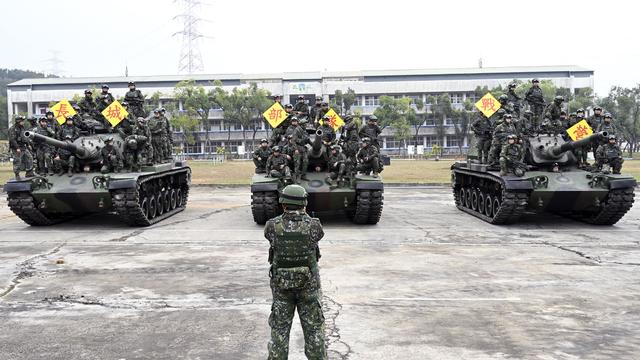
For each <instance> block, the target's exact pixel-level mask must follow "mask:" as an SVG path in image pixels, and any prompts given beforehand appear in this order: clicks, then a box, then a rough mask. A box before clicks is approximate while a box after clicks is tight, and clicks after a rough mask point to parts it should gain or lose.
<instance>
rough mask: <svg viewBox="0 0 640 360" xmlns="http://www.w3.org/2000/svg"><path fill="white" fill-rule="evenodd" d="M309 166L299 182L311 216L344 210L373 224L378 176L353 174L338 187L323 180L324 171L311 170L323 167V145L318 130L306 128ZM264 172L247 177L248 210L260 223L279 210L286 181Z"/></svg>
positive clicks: (378, 210)
mask: <svg viewBox="0 0 640 360" xmlns="http://www.w3.org/2000/svg"><path fill="white" fill-rule="evenodd" d="M308 133H309V140H310V141H309V143H308V144H306V145H305V146H306V147H307V153H308V154H309V167H308V168H307V171H306V173H305V178H306V179H302V180H300V182H299V185H301V186H302V187H304V188H305V190H306V191H307V194H308V195H307V196H308V198H307V212H309V213H310V214H311V215H312V216H321V215H331V214H336V213H346V215H347V217H348V218H349V219H350V220H351V221H352V222H354V223H355V224H370V225H373V224H377V223H378V221H379V220H380V216H381V215H382V207H383V200H384V197H383V192H384V185H383V182H382V178H381V177H380V176H378V177H374V176H371V175H360V174H358V175H354V176H353V177H352V178H351V179H349V181H347V182H345V183H344V184H341V186H337V187H336V186H330V185H329V184H327V183H326V182H325V178H326V177H327V176H328V175H329V172H328V171H326V170H323V171H315V168H316V166H320V167H321V168H322V169H325V168H326V161H325V160H324V157H325V155H326V154H325V152H326V147H325V146H324V144H323V143H322V133H321V132H317V131H315V130H308ZM290 183H291V182H287V181H285V180H283V179H280V178H274V177H270V176H268V174H254V175H253V177H252V178H251V213H252V214H253V220H254V221H255V222H256V223H258V224H260V225H264V224H265V223H266V222H267V220H269V219H271V218H273V217H275V216H277V215H279V214H281V213H282V208H281V207H280V205H279V203H278V197H279V194H280V193H281V192H282V189H283V188H284V187H285V186H286V185H288V184H290Z"/></svg>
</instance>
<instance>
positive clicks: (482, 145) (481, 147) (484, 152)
mask: <svg viewBox="0 0 640 360" xmlns="http://www.w3.org/2000/svg"><path fill="white" fill-rule="evenodd" d="M477 140H478V143H477V144H476V148H477V149H478V159H479V160H480V162H481V163H483V164H486V163H487V162H488V161H489V150H490V149H491V139H482V138H478V139H477Z"/></svg>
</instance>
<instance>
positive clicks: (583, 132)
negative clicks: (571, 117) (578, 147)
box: [567, 119, 593, 141]
mask: <svg viewBox="0 0 640 360" xmlns="http://www.w3.org/2000/svg"><path fill="white" fill-rule="evenodd" d="M567 134H569V136H570V137H571V139H572V140H573V141H578V140H581V139H583V138H585V137H587V136H589V135H591V134H593V129H592V128H591V126H589V123H588V122H587V120H585V119H582V120H580V121H578V122H577V123H575V124H574V125H573V126H572V127H570V128H568V129H567Z"/></svg>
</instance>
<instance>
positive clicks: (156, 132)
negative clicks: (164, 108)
mask: <svg viewBox="0 0 640 360" xmlns="http://www.w3.org/2000/svg"><path fill="white" fill-rule="evenodd" d="M149 129H150V130H151V145H153V161H154V162H155V163H158V164H159V163H162V162H163V161H164V159H166V157H167V155H166V154H165V151H166V147H165V143H166V142H167V141H168V139H167V134H166V133H165V132H166V130H167V127H166V125H165V123H164V119H162V117H161V116H160V110H159V109H156V110H153V117H152V118H151V121H150V124H149Z"/></svg>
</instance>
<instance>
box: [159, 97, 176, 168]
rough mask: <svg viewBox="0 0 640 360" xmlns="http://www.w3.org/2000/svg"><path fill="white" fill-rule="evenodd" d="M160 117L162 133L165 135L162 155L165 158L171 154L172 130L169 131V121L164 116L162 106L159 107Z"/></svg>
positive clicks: (170, 156)
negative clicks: (162, 127)
mask: <svg viewBox="0 0 640 360" xmlns="http://www.w3.org/2000/svg"><path fill="white" fill-rule="evenodd" d="M160 118H162V121H163V123H164V127H165V129H164V133H165V136H166V141H165V142H164V147H165V150H164V155H165V159H171V158H172V156H173V131H171V122H169V118H167V117H166V116H165V110H164V108H162V109H160Z"/></svg>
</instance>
